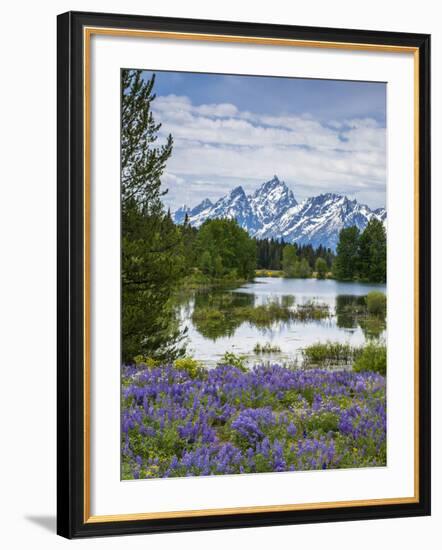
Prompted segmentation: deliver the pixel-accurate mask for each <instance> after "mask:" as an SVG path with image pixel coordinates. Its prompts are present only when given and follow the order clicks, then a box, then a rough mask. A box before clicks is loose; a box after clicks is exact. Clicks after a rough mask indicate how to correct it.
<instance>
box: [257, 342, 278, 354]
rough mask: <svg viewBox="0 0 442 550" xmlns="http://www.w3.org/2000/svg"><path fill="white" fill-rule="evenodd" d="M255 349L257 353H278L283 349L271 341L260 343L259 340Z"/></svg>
mask: <svg viewBox="0 0 442 550" xmlns="http://www.w3.org/2000/svg"><path fill="white" fill-rule="evenodd" d="M253 351H254V352H255V353H278V352H280V351H281V348H280V347H279V346H276V345H274V344H271V343H270V342H267V343H266V344H260V343H259V342H257V343H256V345H255V347H254V348H253Z"/></svg>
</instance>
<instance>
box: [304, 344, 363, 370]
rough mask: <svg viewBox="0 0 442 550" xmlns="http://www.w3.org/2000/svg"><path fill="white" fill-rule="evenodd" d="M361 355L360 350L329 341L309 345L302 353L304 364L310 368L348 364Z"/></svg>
mask: <svg viewBox="0 0 442 550" xmlns="http://www.w3.org/2000/svg"><path fill="white" fill-rule="evenodd" d="M361 353H362V350H361V348H357V347H353V346H351V345H350V344H347V343H341V342H330V341H327V342H325V343H321V342H317V343H315V344H311V345H310V346H307V347H306V348H304V350H303V351H302V355H303V359H304V364H306V365H310V366H311V365H318V366H323V365H330V364H348V363H351V362H352V361H353V360H354V359H355V358H356V357H359V355H360V354H361Z"/></svg>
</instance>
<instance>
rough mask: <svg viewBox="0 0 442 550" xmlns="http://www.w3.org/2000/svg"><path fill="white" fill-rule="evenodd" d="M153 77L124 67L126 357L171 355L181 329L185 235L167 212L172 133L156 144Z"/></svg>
mask: <svg viewBox="0 0 442 550" xmlns="http://www.w3.org/2000/svg"><path fill="white" fill-rule="evenodd" d="M154 82H155V77H154V76H153V77H152V78H151V79H150V80H148V81H145V80H144V79H143V76H142V72H141V71H133V70H124V71H123V72H122V88H121V111H122V124H121V205H122V206H121V214H122V216H121V217H122V255H121V266H122V273H121V281H122V357H123V361H131V360H132V359H133V357H134V356H135V355H138V354H144V355H149V356H153V357H158V358H161V359H170V358H173V357H175V356H177V355H179V354H180V353H181V351H182V350H181V347H180V342H181V339H182V335H181V334H180V331H179V326H178V323H177V320H176V318H175V313H174V309H173V306H172V304H171V294H172V291H173V288H174V286H175V285H176V283H177V281H178V280H179V278H180V277H181V276H182V268H183V265H182V258H183V253H182V241H181V235H180V232H179V230H178V228H177V227H176V226H175V225H174V223H173V221H172V219H171V217H170V215H167V214H166V213H165V212H164V207H163V204H162V200H161V197H162V195H163V194H164V192H162V191H161V175H162V173H163V171H164V169H165V165H166V162H167V160H168V159H169V157H170V155H171V153H172V137H171V136H170V135H169V137H168V138H167V139H166V142H165V144H164V145H159V146H158V145H156V143H155V142H156V141H157V137H158V131H159V129H160V127H161V124H157V123H156V122H155V120H154V118H153V115H152V111H151V104H152V102H153V101H154V99H155V95H154V94H153V86H154Z"/></svg>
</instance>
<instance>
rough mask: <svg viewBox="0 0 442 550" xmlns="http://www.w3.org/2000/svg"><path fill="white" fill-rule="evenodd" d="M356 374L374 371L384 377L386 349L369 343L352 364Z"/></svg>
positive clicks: (377, 344)
mask: <svg viewBox="0 0 442 550" xmlns="http://www.w3.org/2000/svg"><path fill="white" fill-rule="evenodd" d="M353 370H355V371H356V372H366V371H374V372H378V373H379V374H382V375H383V376H385V374H386V373H387V348H386V346H385V344H379V343H376V342H369V343H368V344H367V345H366V346H365V347H364V348H363V350H362V352H361V354H360V355H359V357H357V358H356V360H355V362H354V364H353Z"/></svg>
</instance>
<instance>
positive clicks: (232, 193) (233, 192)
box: [230, 185, 246, 197]
mask: <svg viewBox="0 0 442 550" xmlns="http://www.w3.org/2000/svg"><path fill="white" fill-rule="evenodd" d="M243 195H244V197H245V196H246V194H245V192H244V189H243V188H242V187H241V185H238V187H235V188H234V189H232V190H231V191H230V196H231V197H239V196H243Z"/></svg>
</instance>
